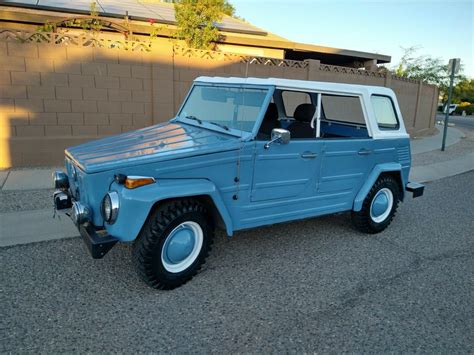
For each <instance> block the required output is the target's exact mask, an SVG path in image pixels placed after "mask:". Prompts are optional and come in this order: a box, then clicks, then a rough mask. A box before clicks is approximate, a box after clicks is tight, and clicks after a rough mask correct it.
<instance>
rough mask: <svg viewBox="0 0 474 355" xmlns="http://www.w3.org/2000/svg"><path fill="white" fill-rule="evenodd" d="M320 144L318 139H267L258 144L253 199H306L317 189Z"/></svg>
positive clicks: (296, 201) (295, 201)
mask: <svg viewBox="0 0 474 355" xmlns="http://www.w3.org/2000/svg"><path fill="white" fill-rule="evenodd" d="M320 147H321V145H320V144H317V142H316V140H315V139H301V140H290V142H289V143H288V144H279V143H273V144H271V145H270V147H269V148H268V149H265V142H263V141H257V142H256V147H255V161H254V175H253V182H252V191H251V202H258V201H267V200H278V199H294V203H295V204H297V203H298V198H304V197H307V196H310V195H312V194H314V193H315V191H316V189H317V183H318V178H317V171H318V165H319V160H320V159H321V158H320V153H321V152H320Z"/></svg>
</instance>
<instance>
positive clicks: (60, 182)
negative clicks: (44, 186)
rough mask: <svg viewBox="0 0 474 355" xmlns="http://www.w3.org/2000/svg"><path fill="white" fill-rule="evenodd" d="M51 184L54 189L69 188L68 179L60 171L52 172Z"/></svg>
mask: <svg viewBox="0 0 474 355" xmlns="http://www.w3.org/2000/svg"><path fill="white" fill-rule="evenodd" d="M53 186H54V188H55V189H59V190H67V189H68V188H69V179H68V177H67V175H66V174H65V173H63V172H62V171H55V172H54V173H53Z"/></svg>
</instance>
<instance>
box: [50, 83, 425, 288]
mask: <svg viewBox="0 0 474 355" xmlns="http://www.w3.org/2000/svg"><path fill="white" fill-rule="evenodd" d="M410 165H411V157H410V141H409V136H408V134H407V133H406V130H405V127H404V124H403V119H402V115H401V112H400V109H399V107H398V104H397V100H396V97H395V94H394V93H393V91H392V90H390V89H387V88H384V87H372V86H360V85H348V84H336V83H323V82H311V81H297V80H284V79H257V78H221V77H199V78H197V79H196V80H195V81H194V83H193V86H192V88H191V90H190V92H189V94H188V95H187V97H186V99H185V100H184V103H183V104H182V106H181V108H180V109H179V111H178V114H177V115H176V117H174V118H173V119H171V120H170V121H169V122H166V123H161V124H158V125H155V126H151V127H147V128H143V129H140V130H137V131H134V132H128V133H124V134H121V135H118V136H115V137H108V138H103V139H99V140H96V141H93V142H89V143H86V144H82V145H79V146H75V147H71V148H68V149H67V150H66V172H60V171H58V172H55V173H54V176H53V180H54V185H55V187H56V189H57V191H56V192H55V194H54V201H55V206H56V209H57V210H64V211H70V216H71V218H72V220H73V222H74V223H75V224H76V226H77V227H78V229H79V231H80V234H81V235H82V237H83V239H84V241H85V243H86V245H87V246H88V248H89V251H90V252H91V254H92V256H93V257H94V258H101V257H103V256H104V255H105V254H106V253H107V252H108V251H109V250H110V249H111V248H112V247H113V246H114V245H115V243H116V242H118V241H121V242H132V241H133V252H132V254H133V261H134V263H135V265H136V268H137V270H138V273H139V275H140V276H141V277H142V278H143V280H144V281H145V282H146V283H147V284H149V285H150V286H152V287H155V288H159V289H172V288H175V287H177V286H180V285H182V284H183V283H185V282H186V281H188V280H189V279H191V278H192V277H193V276H194V275H195V274H196V273H197V272H198V271H199V269H200V268H201V266H202V264H203V263H204V262H205V259H206V257H207V256H208V253H209V251H210V248H211V244H212V240H213V238H214V231H215V229H216V228H222V229H224V230H225V231H226V233H227V235H228V236H229V237H230V236H232V235H233V234H234V232H235V231H239V230H243V229H248V228H255V227H259V226H263V225H269V224H275V223H281V222H288V221H293V220H299V219H304V218H311V217H316V216H321V215H326V214H330V213H336V212H343V211H352V219H353V222H354V225H355V227H356V228H357V229H358V230H360V231H363V232H366V233H378V232H381V231H383V230H384V229H385V228H386V227H387V226H388V225H389V224H390V222H391V220H392V218H393V217H394V215H395V211H396V209H397V206H398V203H399V201H402V200H403V199H404V197H405V193H406V191H410V192H411V193H412V194H413V197H417V196H421V195H422V194H423V188H424V187H423V185H420V184H417V183H413V182H412V183H410V182H408V175H409V171H410Z"/></svg>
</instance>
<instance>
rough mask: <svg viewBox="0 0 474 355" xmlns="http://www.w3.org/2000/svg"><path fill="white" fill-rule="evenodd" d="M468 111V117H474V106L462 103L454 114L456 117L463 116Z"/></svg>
mask: <svg viewBox="0 0 474 355" xmlns="http://www.w3.org/2000/svg"><path fill="white" fill-rule="evenodd" d="M463 111H466V115H468V116H470V115H474V104H470V103H469V102H461V103H460V104H459V105H458V107H456V110H455V111H454V113H455V114H456V115H462V112H463Z"/></svg>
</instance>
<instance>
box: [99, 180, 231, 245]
mask: <svg viewBox="0 0 474 355" xmlns="http://www.w3.org/2000/svg"><path fill="white" fill-rule="evenodd" d="M110 190H111V191H117V192H118V193H119V196H120V207H119V213H118V217H117V220H116V222H115V223H114V224H112V225H108V224H105V227H106V229H107V231H108V233H109V234H110V235H113V236H114V237H115V238H118V239H120V240H121V241H132V240H134V239H135V238H136V237H137V236H138V233H139V232H140V230H141V228H142V226H143V224H144V223H145V221H146V219H147V217H148V215H149V214H150V211H151V209H152V207H153V206H154V205H155V203H157V202H159V201H163V200H166V199H172V198H182V197H192V196H202V195H205V196H209V197H210V198H211V199H212V201H213V203H214V205H215V207H216V209H217V211H218V212H219V214H220V216H221V218H222V221H223V222H224V224H225V228H226V231H227V234H228V235H229V236H231V235H232V233H233V225H232V220H231V218H230V215H229V212H228V210H227V208H226V206H225V204H224V202H223V200H222V197H221V195H220V193H219V191H218V190H217V188H216V186H215V185H214V184H213V183H212V182H210V181H208V180H204V179H173V180H171V179H169V180H166V179H164V180H160V179H158V180H157V182H156V183H154V184H150V185H146V186H142V187H139V188H136V189H127V188H125V187H124V186H123V185H118V184H116V183H114V184H113V185H112V187H111V189H110Z"/></svg>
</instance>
